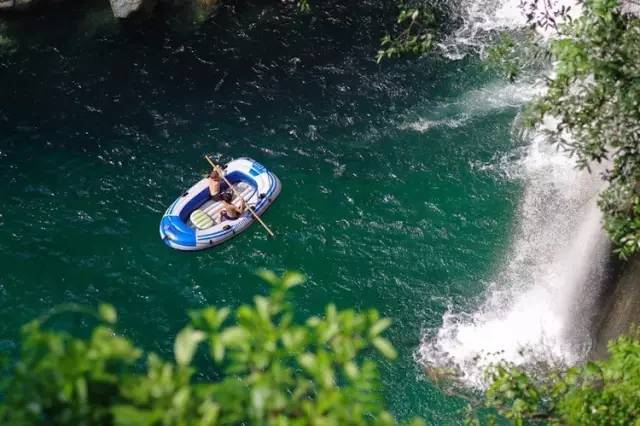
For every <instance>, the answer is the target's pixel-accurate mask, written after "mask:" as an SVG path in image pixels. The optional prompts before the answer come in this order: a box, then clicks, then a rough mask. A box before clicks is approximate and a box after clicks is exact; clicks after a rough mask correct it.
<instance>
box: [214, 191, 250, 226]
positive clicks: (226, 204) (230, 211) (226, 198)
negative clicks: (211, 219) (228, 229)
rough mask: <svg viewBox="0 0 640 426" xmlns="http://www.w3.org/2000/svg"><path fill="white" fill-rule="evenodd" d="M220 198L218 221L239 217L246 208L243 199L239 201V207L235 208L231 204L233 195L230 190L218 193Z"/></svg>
mask: <svg viewBox="0 0 640 426" xmlns="http://www.w3.org/2000/svg"><path fill="white" fill-rule="evenodd" d="M220 199H221V200H222V210H220V222H223V221H225V220H235V219H237V218H239V217H240V215H241V214H242V213H243V212H244V211H245V210H246V209H247V205H246V204H245V202H244V200H241V201H240V208H237V207H236V206H234V205H233V204H231V200H233V195H231V192H223V193H222V194H221V195H220Z"/></svg>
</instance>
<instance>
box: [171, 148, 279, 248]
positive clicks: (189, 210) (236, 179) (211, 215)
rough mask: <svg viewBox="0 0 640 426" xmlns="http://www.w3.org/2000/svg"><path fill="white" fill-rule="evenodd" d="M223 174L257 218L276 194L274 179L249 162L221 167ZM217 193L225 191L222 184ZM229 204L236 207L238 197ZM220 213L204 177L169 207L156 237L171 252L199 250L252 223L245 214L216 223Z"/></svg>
mask: <svg viewBox="0 0 640 426" xmlns="http://www.w3.org/2000/svg"><path fill="white" fill-rule="evenodd" d="M224 171H225V177H226V178H227V180H228V181H229V182H230V183H231V184H232V185H233V186H234V188H235V189H236V192H237V193H238V194H240V196H241V197H242V198H244V200H245V202H246V204H247V206H250V207H252V208H253V210H254V211H255V212H256V214H257V215H258V216H260V215H262V214H263V213H264V212H265V210H267V209H268V208H269V206H270V205H271V204H272V203H273V201H274V200H275V199H276V197H277V196H278V195H279V194H280V181H279V180H278V178H277V177H276V176H275V175H274V174H273V173H271V172H270V171H268V170H267V169H266V168H265V167H264V166H263V165H261V164H260V163H258V162H256V161H253V160H252V159H250V158H238V159H236V160H233V161H231V162H230V163H228V164H227V165H226V166H225V167H224ZM220 189H221V191H224V190H229V188H228V187H227V184H226V183H225V182H224V180H223V181H222V185H221V188H220ZM232 203H233V204H234V205H235V206H236V207H240V204H241V200H240V197H238V196H236V195H235V194H234V198H233V201H232ZM221 209H222V202H221V201H215V200H213V199H212V198H211V194H210V193H209V178H208V177H205V178H204V179H202V180H200V181H199V182H197V183H196V184H195V185H193V186H192V187H191V188H189V189H188V190H187V191H186V192H185V193H184V194H182V195H181V196H180V197H179V198H178V199H177V200H176V201H174V202H173V204H171V206H169V208H168V209H167V211H166V212H165V214H164V216H162V220H161V221H160V237H162V240H163V241H164V242H165V244H166V245H168V246H169V247H172V248H174V249H178V250H202V249H206V248H210V247H214V246H216V245H218V244H221V243H223V242H225V241H227V240H228V239H230V238H233V237H234V236H236V235H238V234H239V233H240V232H242V231H244V230H245V229H247V228H248V227H249V225H251V223H252V222H253V221H254V220H255V218H254V217H253V215H252V214H251V212H250V211H248V210H247V211H245V212H244V213H243V214H241V215H240V217H238V218H237V219H234V220H224V221H220V210H221Z"/></svg>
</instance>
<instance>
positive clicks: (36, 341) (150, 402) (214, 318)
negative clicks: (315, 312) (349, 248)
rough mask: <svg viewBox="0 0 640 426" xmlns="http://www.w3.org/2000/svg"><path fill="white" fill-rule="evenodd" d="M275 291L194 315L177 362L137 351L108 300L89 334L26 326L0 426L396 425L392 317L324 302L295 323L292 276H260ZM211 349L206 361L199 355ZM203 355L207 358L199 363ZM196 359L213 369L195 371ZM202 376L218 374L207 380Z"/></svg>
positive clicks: (180, 338)
mask: <svg viewBox="0 0 640 426" xmlns="http://www.w3.org/2000/svg"><path fill="white" fill-rule="evenodd" d="M260 276H261V277H262V278H263V279H264V280H265V281H266V282H267V283H268V284H269V285H270V286H271V292H270V294H269V295H268V296H255V297H254V299H253V304H251V305H243V306H240V307H238V308H237V309H235V310H232V309H229V308H220V309H217V308H213V307H208V308H205V309H201V310H196V311H193V312H191V313H190V315H189V316H190V319H191V321H190V324H189V325H188V326H186V327H185V328H184V329H182V331H180V333H178V335H177V337H176V339H175V345H174V353H175V360H174V361H165V360H162V359H161V358H160V357H159V356H157V355H155V354H153V353H150V354H148V355H146V358H144V352H143V351H142V350H141V349H139V348H137V347H135V346H134V344H133V343H132V342H130V341H129V340H128V339H126V338H125V337H121V336H118V335H117V334H116V333H115V332H114V329H113V328H112V327H113V325H114V324H115V322H116V317H117V315H116V311H115V310H114V309H113V307H111V306H109V305H102V306H101V307H100V309H99V311H98V313H96V314H95V315H96V316H97V317H98V318H99V319H100V324H99V325H97V326H96V327H95V328H94V329H93V331H92V332H91V335H90V336H89V337H87V338H81V337H77V336H74V335H72V334H70V333H68V332H65V331H59V330H54V329H51V327H49V328H47V323H48V322H49V320H50V318H51V317H52V316H54V315H57V314H58V313H59V312H66V311H69V310H73V311H77V310H81V311H83V312H84V310H83V309H82V308H77V307H74V306H71V307H66V308H63V309H59V310H57V311H56V312H55V313H54V314H52V315H48V316H46V317H43V318H40V319H38V320H35V321H32V322H31V323H29V324H27V325H26V326H24V328H23V330H22V345H21V352H20V356H19V359H18V361H17V362H16V363H15V365H13V366H12V367H11V368H10V369H9V372H8V374H7V376H8V377H7V379H6V380H5V381H3V382H2V384H1V385H0V390H1V393H2V395H3V399H2V401H1V402H0V423H1V424H11V425H38V424H39V425H44V424H47V425H74V426H75V425H121V426H125V425H237V424H273V425H307V424H317V425H363V424H373V425H390V424H394V423H395V421H394V419H393V418H392V416H391V415H390V414H389V413H388V412H387V411H385V410H384V409H383V401H382V399H381V396H380V384H379V378H378V371H377V366H376V362H375V361H374V360H373V359H371V358H370V356H371V355H373V353H374V352H375V351H377V352H378V353H380V354H381V355H382V356H384V357H386V358H390V359H391V358H394V357H395V356H396V352H395V350H394V348H393V346H392V345H391V343H390V342H389V341H388V340H387V339H385V338H384V337H382V335H381V334H382V333H383V332H384V330H385V329H387V327H389V325H390V320H389V319H386V318H381V317H380V316H379V315H378V313H377V312H376V311H375V310H369V311H367V312H364V313H358V312H355V311H353V310H344V311H338V310H337V309H336V307H335V306H334V305H329V306H327V307H326V309H325V312H324V316H323V317H316V316H313V317H311V318H308V319H307V320H306V321H304V322H301V323H299V322H296V321H295V318H294V311H293V306H292V304H291V302H290V300H289V289H291V288H292V287H295V286H297V285H299V284H301V283H302V282H303V280H304V279H303V277H302V276H301V275H300V274H298V273H294V272H288V273H285V274H284V275H283V276H281V277H278V276H276V275H275V274H273V273H272V272H269V271H262V272H260ZM203 346H204V347H206V349H207V351H206V353H202V354H201V355H200V356H199V358H198V360H199V362H197V363H195V364H194V363H193V362H192V361H193V359H194V357H195V356H196V354H197V353H198V350H199V349H200V348H201V347H203ZM201 358H202V359H201ZM197 365H201V366H202V367H203V369H202V370H201V371H200V373H201V374H199V375H197V373H198V370H197ZM203 377H216V379H209V380H205V379H204V378H203Z"/></svg>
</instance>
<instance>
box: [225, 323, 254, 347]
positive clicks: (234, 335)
mask: <svg viewBox="0 0 640 426" xmlns="http://www.w3.org/2000/svg"><path fill="white" fill-rule="evenodd" d="M250 338H251V333H250V332H249V331H248V330H247V329H245V328H244V327H240V326H233V327H227V328H225V329H224V330H223V331H222V333H220V340H221V341H222V343H224V345H226V346H236V347H237V346H242V345H243V344H245V343H247V342H248V340H249V339H250Z"/></svg>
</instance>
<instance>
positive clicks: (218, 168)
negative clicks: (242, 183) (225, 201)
mask: <svg viewBox="0 0 640 426" xmlns="http://www.w3.org/2000/svg"><path fill="white" fill-rule="evenodd" d="M204 158H205V159H206V160H207V161H208V162H209V164H211V167H213V170H215V171H216V172H218V174H219V175H220V177H221V178H222V179H224V181H225V182H226V183H227V185H228V186H229V188H231V190H232V191H233V193H234V194H236V196H237V197H239V198H240V199H241V200H242V201H244V202H245V205H246V206H247V209H249V211H250V212H251V214H252V215H253V217H255V218H256V220H257V221H258V222H260V225H262V226H263V227H264V229H265V230H266V231H267V232H268V233H269V235H271V236H272V237H275V234H274V233H273V231H271V229H269V227H268V226H267V224H266V223H264V221H263V220H262V219H260V216H258V214H257V213H256V212H255V211H254V210H253V209H252V208H251V207H250V206H249V205H247V204H246V201H245V199H244V198H243V197H242V195H240V194H239V193H238V191H236V189H235V188H234V187H233V185H231V182H229V181H228V180H227V178H226V177H224V171H223V170H221V168H220V166H218V165H216V164H215V163H214V162H213V161H211V159H210V158H209V156H208V155H205V156H204Z"/></svg>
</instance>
